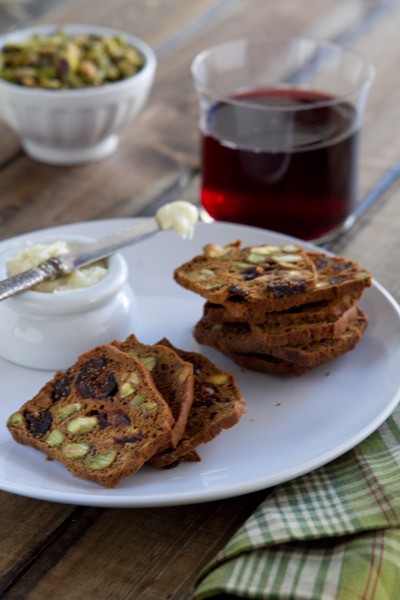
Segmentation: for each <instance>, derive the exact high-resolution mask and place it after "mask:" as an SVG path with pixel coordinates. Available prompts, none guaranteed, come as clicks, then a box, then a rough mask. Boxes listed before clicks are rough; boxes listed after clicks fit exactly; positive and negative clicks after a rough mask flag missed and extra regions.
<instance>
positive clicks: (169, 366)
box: [113, 335, 194, 448]
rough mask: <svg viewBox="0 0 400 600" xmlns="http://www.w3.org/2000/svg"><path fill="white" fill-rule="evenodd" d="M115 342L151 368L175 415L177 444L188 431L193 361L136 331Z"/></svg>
mask: <svg viewBox="0 0 400 600" xmlns="http://www.w3.org/2000/svg"><path fill="white" fill-rule="evenodd" d="M113 345H114V346H116V347H117V348H119V349H120V350H122V351H123V352H127V353H128V354H131V355H133V356H136V357H137V358H138V359H139V360H140V361H141V362H142V363H143V365H144V366H145V367H146V368H147V369H148V370H149V372H150V374H151V377H152V379H153V381H154V383H155V385H156V387H157V389H158V391H159V392H160V394H161V395H162V396H163V398H164V399H165V400H166V401H167V403H168V406H169V407H170V409H171V412H172V415H173V417H174V419H175V423H174V425H173V427H172V433H171V436H172V438H171V441H172V446H173V447H174V448H175V447H176V445H177V444H178V442H179V440H180V439H181V437H182V435H183V432H184V431H185V427H186V422H187V420H188V416H189V413H190V409H191V406H192V403H193V398H194V375H193V365H192V364H191V363H189V362H187V361H184V360H183V359H182V358H180V357H179V356H178V355H177V353H176V352H174V351H173V350H172V349H171V348H168V347H167V346H162V345H154V346H150V345H146V344H142V343H141V342H139V340H138V339H137V338H136V337H135V336H134V335H130V336H129V337H128V338H127V339H126V340H125V341H124V342H113Z"/></svg>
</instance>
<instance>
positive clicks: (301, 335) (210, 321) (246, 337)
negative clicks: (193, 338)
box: [199, 306, 357, 352]
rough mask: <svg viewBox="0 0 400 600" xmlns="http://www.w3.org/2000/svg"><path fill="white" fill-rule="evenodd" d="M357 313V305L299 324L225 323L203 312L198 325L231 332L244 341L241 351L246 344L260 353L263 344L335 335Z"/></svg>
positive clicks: (339, 334)
mask: <svg viewBox="0 0 400 600" xmlns="http://www.w3.org/2000/svg"><path fill="white" fill-rule="evenodd" d="M356 315H357V307H356V306H352V307H351V308H349V309H348V310H347V311H346V312H344V313H343V314H342V315H341V316H340V317H339V318H337V319H327V320H326V321H321V322H319V323H299V324H294V323H292V324H290V325H278V326H276V325H275V326H271V325H269V324H268V323H251V322H248V323H246V322H243V323H242V322H239V321H236V322H233V323H229V322H228V323H224V322H223V321H221V320H220V319H216V318H215V317H214V316H213V314H212V313H211V314H210V313H208V314H207V313H206V314H205V315H204V316H203V318H202V320H201V322H200V324H199V328H200V329H203V328H204V327H206V328H211V329H213V330H214V331H218V330H220V332H221V335H223V336H228V337H229V336H230V335H234V336H235V337H237V342H238V343H240V342H239V337H238V336H240V339H241V340H242V342H243V345H244V348H243V351H244V352H246V351H249V350H248V344H249V343H250V344H251V345H252V346H254V347H253V348H252V350H251V351H253V352H262V351H263V346H265V345H268V346H286V345H288V344H291V345H293V344H309V343H311V342H315V341H318V340H322V339H324V338H327V337H331V338H338V337H340V336H341V335H342V333H344V331H345V329H347V327H348V325H349V324H350V323H351V322H352V321H354V319H355V318H356ZM257 344H259V345H260V346H261V348H259V349H258V350H256V348H255V346H256V345H257Z"/></svg>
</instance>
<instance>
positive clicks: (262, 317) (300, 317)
mask: <svg viewBox="0 0 400 600" xmlns="http://www.w3.org/2000/svg"><path fill="white" fill-rule="evenodd" d="M362 291H363V290H361V291H358V292H354V293H349V294H343V296H338V297H337V298H333V299H332V300H322V301H321V302H310V303H309V304H302V305H301V306H293V307H292V308H289V309H287V310H283V311H279V312H278V311H273V312H269V311H268V312H267V311H262V310H261V309H260V310H259V311H258V313H259V314H258V315H255V319H254V320H252V319H249V320H247V321H246V322H247V323H251V324H252V323H254V324H256V325H257V324H263V325H266V326H268V327H289V326H297V325H302V324H303V325H304V324H307V323H321V322H322V321H333V320H336V319H339V317H341V316H342V315H343V313H345V312H346V311H347V310H349V309H350V308H352V307H353V306H355V304H356V302H357V301H358V300H359V299H360V297H361V295H362ZM203 316H204V317H207V318H209V319H210V320H213V321H214V322H218V323H220V322H224V323H236V322H238V321H239V322H243V319H240V318H239V317H236V316H234V315H232V314H231V313H230V312H228V311H227V310H226V308H225V306H224V305H223V304H213V303H212V302H206V303H205V305H204V310H203Z"/></svg>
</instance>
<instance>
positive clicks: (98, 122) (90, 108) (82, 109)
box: [0, 25, 157, 165]
mask: <svg viewBox="0 0 400 600" xmlns="http://www.w3.org/2000/svg"><path fill="white" fill-rule="evenodd" d="M60 28H62V29H63V30H64V31H65V32H66V33H67V34H70V35H76V34H97V35H102V36H108V37H111V36H112V37H113V36H122V37H123V38H124V39H125V40H126V41H127V42H128V43H129V44H131V45H132V46H134V47H135V48H137V49H138V50H139V52H140V53H141V54H142V55H143V57H144V61H145V62H144V66H143V68H142V69H141V70H140V71H139V72H138V73H136V74H135V75H132V76H131V77H128V78H127V79H124V80H122V81H117V82H115V83H109V84H107V85H103V86H99V87H88V88H81V89H71V90H48V89H39V88H28V87H23V86H20V85H17V84H14V83H9V82H7V81H5V80H2V79H0V119H2V120H4V121H5V122H6V123H7V124H8V125H9V126H10V127H11V129H12V130H13V131H14V132H15V133H16V134H17V135H18V136H19V137H20V138H21V143H22V146H23V148H24V150H25V152H26V153H27V154H28V155H29V156H30V157H31V158H34V159H36V160H39V161H41V162H45V163H49V164H58V165H73V164H79V163H84V162H90V161H93V160H99V159H101V158H104V157H106V156H108V155H110V154H111V153H112V152H114V150H115V149H116V147H117V145H118V133H119V132H120V131H121V129H122V128H123V127H124V126H125V125H127V123H129V122H131V121H132V120H133V119H134V118H135V117H136V116H137V114H138V113H139V111H140V110H141V109H142V107H143V106H144V104H145V102H146V100H147V98H148V96H149V93H150V90H151V87H152V84H153V81H154V77H155V71H156V64H157V60H156V56H155V53H154V51H153V50H152V49H151V48H150V47H149V46H148V45H147V44H146V43H145V42H143V41H142V40H140V39H138V38H136V37H135V36H133V35H129V34H127V33H124V32H121V31H118V30H115V29H110V28H107V27H96V26H90V25H62V26H60V25H46V26H38V27H31V28H27V29H21V30H19V31H13V32H12V33H8V34H6V35H3V36H0V48H2V47H3V46H5V45H6V44H7V43H9V42H11V41H15V42H21V41H23V40H25V39H29V38H30V37H32V35H39V36H46V35H51V34H52V33H54V32H55V31H57V30H58V29H60Z"/></svg>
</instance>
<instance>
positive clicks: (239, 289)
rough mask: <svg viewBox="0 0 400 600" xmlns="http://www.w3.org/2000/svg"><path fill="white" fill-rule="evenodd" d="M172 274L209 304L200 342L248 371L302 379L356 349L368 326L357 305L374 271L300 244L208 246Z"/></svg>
mask: <svg viewBox="0 0 400 600" xmlns="http://www.w3.org/2000/svg"><path fill="white" fill-rule="evenodd" d="M174 277H175V279H176V281H177V282H178V283H179V284H181V285H182V286H183V287H185V288H187V289H190V290H192V291H194V292H196V293H198V294H200V295H202V296H203V297H204V298H206V300H207V302H206V304H205V306H204V311H203V317H202V318H201V320H200V321H199V322H198V323H197V325H196V327H195V330H194V336H195V338H196V340H197V341H198V342H199V343H200V344H205V345H208V346H211V347H213V348H216V349H218V350H220V351H221V352H223V353H224V354H226V355H227V356H229V357H230V358H231V359H232V360H233V361H235V362H236V363H237V364H239V365H242V366H244V367H247V368H250V369H254V370H259V371H265V372H268V373H274V374H286V373H291V374H294V375H302V374H303V373H305V372H307V371H308V370H309V369H310V368H312V367H314V366H317V365H320V364H323V363H325V362H328V361H330V360H332V359H333V358H336V357H338V356H340V355H342V354H344V353H345V352H348V351H350V350H352V349H353V348H354V347H355V345H356V344H357V342H358V341H359V340H360V339H361V337H362V335H363V332H364V331H365V328H366V326H367V317H366V316H365V314H364V313H363V311H362V310H361V309H360V308H359V306H358V301H359V299H360V298H361V296H362V294H363V292H364V290H365V288H366V287H368V286H370V285H371V276H370V274H369V273H368V272H367V271H365V270H363V269H361V268H360V267H359V266H358V265H357V264H356V263H355V262H354V261H352V260H347V259H345V258H341V257H338V256H331V255H327V254H324V253H319V252H307V251H306V250H304V248H303V247H302V246H300V245H297V244H285V245H282V246H273V245H268V244H265V245H261V246H254V247H247V248H242V247H241V244H240V242H234V243H232V244H228V245H226V246H224V247H220V246H216V245H215V244H209V245H207V246H206V247H205V248H204V252H203V254H202V255H200V256H196V257H195V258H194V259H192V260H191V261H189V262H187V263H185V264H184V265H182V266H181V267H179V268H177V269H176V270H175V273H174Z"/></svg>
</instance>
